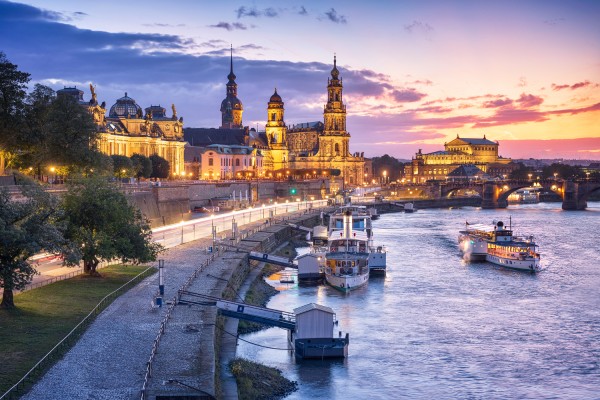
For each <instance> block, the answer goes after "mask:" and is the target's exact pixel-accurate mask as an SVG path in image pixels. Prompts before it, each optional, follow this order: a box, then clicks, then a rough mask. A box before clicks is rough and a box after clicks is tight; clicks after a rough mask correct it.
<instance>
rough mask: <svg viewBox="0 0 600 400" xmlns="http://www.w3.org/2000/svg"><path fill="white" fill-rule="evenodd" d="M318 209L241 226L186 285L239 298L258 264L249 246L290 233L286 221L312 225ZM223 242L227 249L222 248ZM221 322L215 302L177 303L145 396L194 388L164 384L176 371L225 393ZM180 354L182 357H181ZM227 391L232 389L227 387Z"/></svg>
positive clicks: (260, 246)
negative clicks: (204, 304)
mask: <svg viewBox="0 0 600 400" xmlns="http://www.w3.org/2000/svg"><path fill="white" fill-rule="evenodd" d="M319 215H320V212H311V213H304V214H298V215H286V216H285V217H284V218H283V219H279V220H278V222H273V223H272V225H269V226H260V227H258V226H255V227H249V228H248V229H246V230H242V231H240V232H239V235H238V237H237V238H236V239H235V240H232V239H226V240H225V241H222V242H221V244H220V245H219V247H221V251H220V253H219V255H218V257H217V258H216V259H215V260H214V261H213V262H212V263H210V265H208V266H207V267H206V268H205V269H204V270H203V271H202V273H201V274H200V275H198V276H197V277H196V278H195V279H194V281H193V283H192V284H191V285H190V288H189V289H188V290H190V291H193V292H196V293H203V294H207V295H210V296H216V297H222V298H227V299H230V300H236V299H237V300H239V298H238V296H237V293H238V291H239V288H240V287H241V286H242V284H243V283H244V281H245V280H246V278H247V276H248V274H249V273H250V271H251V270H252V268H255V267H256V263H255V262H251V261H250V260H249V259H248V252H249V251H260V252H271V251H273V250H275V249H276V248H277V247H278V246H279V245H281V244H282V243H284V242H286V241H288V240H289V239H290V238H291V237H292V236H293V234H294V231H293V230H292V228H291V227H290V226H288V225H287V222H292V223H295V224H302V225H305V226H314V225H316V224H318V222H319ZM229 234H230V232H229ZM234 246H235V247H234ZM227 248H229V250H226V249H227ZM224 322H225V320H224V317H221V316H219V314H218V312H217V309H216V307H202V306H200V307H198V306H192V307H187V306H178V307H175V309H174V313H173V316H172V321H171V322H170V323H169V324H172V325H173V327H175V329H174V328H173V327H171V328H167V331H168V332H170V333H167V334H166V335H165V337H164V339H163V340H162V342H161V345H160V349H161V351H160V353H159V354H158V355H157V361H156V362H155V367H154V368H153V376H152V380H151V382H150V384H149V388H148V395H149V396H148V398H154V397H155V396H166V395H171V396H172V395H193V394H194V393H193V392H186V390H185V388H182V387H179V386H174V385H164V384H163V382H164V381H166V380H168V379H169V378H172V377H174V376H176V377H181V379H182V380H184V381H185V382H189V383H193V386H195V387H199V388H202V390H203V391H205V392H208V393H211V394H214V395H215V397H216V398H223V396H222V395H223V389H222V386H221V374H220V372H221V371H220V368H221V358H220V356H221V340H222V336H223V329H224V326H225V323H224ZM181 327H183V331H182V328H181ZM186 329H188V330H189V329H193V330H195V331H196V332H197V333H196V334H193V333H186V332H185V330H186ZM231 333H232V334H236V333H237V332H231ZM282 334H285V333H282ZM181 349H187V350H186V352H185V354H182V355H181V356H177V354H178V352H179V351H181ZM234 350H235V349H233V351H234ZM226 351H229V352H230V351H231V350H230V349H227V350H226ZM161 354H162V355H164V356H161ZM183 359H185V362H182V360H183ZM228 384H229V385H231V383H228ZM228 392H229V393H231V390H229V391H228Z"/></svg>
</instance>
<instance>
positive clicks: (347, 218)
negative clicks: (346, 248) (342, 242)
mask: <svg viewBox="0 0 600 400" xmlns="http://www.w3.org/2000/svg"><path fill="white" fill-rule="evenodd" d="M344 237H345V238H346V239H350V237H352V211H350V210H347V211H346V212H345V213H344Z"/></svg>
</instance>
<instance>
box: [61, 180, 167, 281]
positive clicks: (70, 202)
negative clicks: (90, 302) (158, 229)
mask: <svg viewBox="0 0 600 400" xmlns="http://www.w3.org/2000/svg"><path fill="white" fill-rule="evenodd" d="M63 207H64V215H65V219H66V222H67V230H66V234H65V237H66V238H68V239H69V240H71V241H72V242H74V243H76V244H77V245H78V246H79V248H80V249H81V253H82V259H83V263H84V271H85V272H87V273H89V274H92V275H95V274H97V272H96V267H97V266H98V264H99V263H100V261H103V260H104V261H108V260H111V259H115V258H120V259H121V260H122V261H123V262H133V263H143V262H148V261H153V260H156V256H157V255H158V253H159V252H160V251H162V246H160V245H159V244H157V243H154V242H153V241H152V237H151V234H152V232H151V231H150V225H149V223H148V221H147V220H146V219H145V218H144V217H143V216H142V213H141V212H140V211H139V210H137V209H136V208H135V207H133V206H132V205H131V204H129V203H128V201H127V198H126V197H125V195H124V194H123V193H122V192H120V191H119V190H118V189H117V187H116V186H115V185H114V184H111V183H109V182H107V181H106V180H105V179H102V178H97V177H92V178H87V179H81V180H78V181H73V182H71V183H69V189H68V191H67V193H66V195H65V197H64V202H63Z"/></svg>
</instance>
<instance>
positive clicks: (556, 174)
mask: <svg viewBox="0 0 600 400" xmlns="http://www.w3.org/2000/svg"><path fill="white" fill-rule="evenodd" d="M557 176H558V172H555V173H554V180H556V177H557Z"/></svg>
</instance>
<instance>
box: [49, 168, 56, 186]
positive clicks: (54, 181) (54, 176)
mask: <svg viewBox="0 0 600 400" xmlns="http://www.w3.org/2000/svg"><path fill="white" fill-rule="evenodd" d="M55 171H56V168H54V167H50V172H52V183H56V174H55V173H54V172H55Z"/></svg>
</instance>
